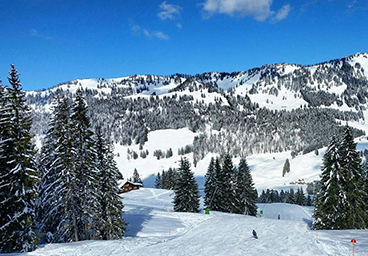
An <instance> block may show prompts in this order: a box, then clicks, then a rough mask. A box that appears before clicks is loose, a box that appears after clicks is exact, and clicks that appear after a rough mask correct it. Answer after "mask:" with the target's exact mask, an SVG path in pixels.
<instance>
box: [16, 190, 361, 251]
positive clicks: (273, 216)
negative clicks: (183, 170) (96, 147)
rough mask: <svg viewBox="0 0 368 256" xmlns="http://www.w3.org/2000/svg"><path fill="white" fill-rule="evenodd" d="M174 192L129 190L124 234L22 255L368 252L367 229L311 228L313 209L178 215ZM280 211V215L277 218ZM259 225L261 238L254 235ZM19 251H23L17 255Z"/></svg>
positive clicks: (275, 206) (272, 207) (287, 206)
mask: <svg viewBox="0 0 368 256" xmlns="http://www.w3.org/2000/svg"><path fill="white" fill-rule="evenodd" d="M172 198H173V192H172V191H169V190H162V189H151V188H143V189H140V190H136V191H131V192H129V193H126V194H124V199H123V202H124V204H125V207H124V214H123V216H124V219H125V220H126V221H127V222H129V225H128V229H129V231H128V232H127V233H126V235H125V238H123V239H121V240H114V241H83V242H76V243H68V244H48V245H46V246H43V247H41V248H39V249H37V250H36V251H34V252H31V253H26V254H21V255H39V256H44V255H53V256H75V255H79V256H83V255H86V256H87V255H88V256H98V255H103V256H105V255H111V256H114V255H124V256H139V255H142V256H171V255H172V256H181V255H183V256H184V255H185V256H191V255H193V256H194V255H195V256H197V255H201V256H202V255H211V256H213V255H229V256H237V255H239V256H240V255H241V256H244V255H252V256H253V255H257V256H263V255H265V256H266V255H267V256H270V255H280V256H281V255H283V256H285V255H305V256H306V255H311V256H316V255H317V256H318V255H331V256H332V255H333V256H337V255H352V245H351V243H350V240H351V239H353V238H354V239H356V240H357V244H356V245H355V255H356V256H362V255H368V232H367V231H366V230H336V231H335V230H332V231H331V230H328V231H319V232H318V240H317V237H316V231H313V230H310V228H309V225H310V223H311V221H312V219H311V213H312V211H313V209H312V208H311V207H301V206H298V205H290V204H259V205H258V206H259V209H258V211H260V210H262V211H263V214H264V215H263V217H257V218H256V217H250V216H244V215H238V214H227V213H220V212H210V215H206V214H204V213H203V211H201V212H200V213H176V212H174V211H173V205H172ZM278 214H280V216H281V219H280V220H278V219H277V215H278ZM253 229H255V230H256V231H257V233H258V237H259V239H254V238H253V237H252V230H253ZM12 255H20V254H12Z"/></svg>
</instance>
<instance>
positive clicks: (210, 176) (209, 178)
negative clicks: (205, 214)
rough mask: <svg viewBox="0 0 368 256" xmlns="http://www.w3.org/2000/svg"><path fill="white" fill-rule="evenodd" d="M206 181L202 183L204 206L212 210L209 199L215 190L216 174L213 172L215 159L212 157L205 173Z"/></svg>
mask: <svg viewBox="0 0 368 256" xmlns="http://www.w3.org/2000/svg"><path fill="white" fill-rule="evenodd" d="M205 177H206V181H205V183H204V193H205V196H204V205H205V206H206V207H208V208H209V209H212V203H211V199H212V197H213V196H214V192H215V189H216V187H215V186H216V172H215V159H214V158H213V157H212V158H211V161H210V164H209V166H208V169H207V173H206V176H205Z"/></svg>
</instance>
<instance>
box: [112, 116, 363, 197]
mask: <svg viewBox="0 0 368 256" xmlns="http://www.w3.org/2000/svg"><path fill="white" fill-rule="evenodd" d="M343 125H345V124H344V123H343ZM349 125H351V126H352V127H356V128H359V129H362V128H365V130H366V131H367V133H368V126H365V125H363V124H361V123H359V122H349ZM197 135H198V134H197V133H193V132H191V131H190V130H189V129H188V128H183V129H177V130H173V129H170V130H159V131H153V132H149V133H148V141H147V142H146V143H145V145H144V147H143V150H146V149H147V150H148V151H149V155H148V156H147V157H146V158H145V159H142V158H141V157H139V158H138V159H135V160H134V159H130V160H128V159H127V149H130V150H134V151H136V152H137V153H138V154H139V152H140V151H139V145H132V146H122V145H119V144H116V145H115V155H117V153H119V155H120V156H119V157H118V156H116V157H115V160H116V161H117V165H118V168H119V170H120V172H121V173H122V174H123V176H124V178H130V177H132V175H133V171H134V169H135V168H136V169H137V171H138V173H139V175H140V177H141V179H142V181H143V184H144V186H145V187H154V182H155V178H156V176H155V175H157V173H158V172H161V171H162V170H168V169H169V168H170V167H172V168H178V167H179V160H180V159H181V157H182V156H179V155H178V149H179V148H181V147H185V146H186V145H191V144H192V143H193V139H194V137H195V136H197ZM355 141H356V142H357V143H358V144H357V149H358V150H359V151H364V149H368V140H367V138H366V137H364V136H363V137H361V138H357V139H356V140H355ZM169 148H172V151H173V156H172V157H171V158H162V159H160V160H157V158H156V157H155V156H153V151H154V150H158V149H161V150H162V151H164V152H166V151H167V150H168V149H169ZM325 150H326V148H322V149H319V150H318V151H319V154H318V156H317V155H316V154H315V153H314V152H310V153H308V154H305V155H303V154H299V155H297V156H296V157H295V158H292V157H291V151H286V152H281V153H265V154H254V155H250V156H248V157H247V162H248V165H249V167H250V169H251V174H252V177H253V181H254V183H255V187H256V188H257V190H258V192H259V193H260V192H262V190H266V189H277V190H279V191H280V190H281V189H283V190H289V189H290V188H294V189H295V190H296V189H297V188H298V187H301V186H302V187H303V189H304V190H305V189H306V185H294V184H290V183H291V182H295V181H298V180H299V179H304V181H305V182H313V181H314V180H319V179H320V177H319V175H320V174H321V165H322V158H323V155H324V152H325ZM216 156H217V155H216V154H212V153H209V154H207V155H206V156H205V157H204V158H203V159H202V160H200V161H198V163H197V165H196V166H195V167H194V166H193V164H192V166H191V168H192V171H193V172H194V173H195V176H196V179H197V182H198V185H199V189H200V190H203V188H204V176H205V174H206V172H207V168H208V165H209V163H210V161H211V157H216ZM185 157H187V158H188V159H189V161H190V162H191V163H193V154H192V153H190V154H187V155H185ZM287 158H288V159H289V162H290V173H287V174H286V175H285V176H284V177H282V169H283V166H284V164H285V161H286V159H287ZM239 160H240V159H239V158H234V159H233V162H234V164H235V165H237V164H238V163H239Z"/></svg>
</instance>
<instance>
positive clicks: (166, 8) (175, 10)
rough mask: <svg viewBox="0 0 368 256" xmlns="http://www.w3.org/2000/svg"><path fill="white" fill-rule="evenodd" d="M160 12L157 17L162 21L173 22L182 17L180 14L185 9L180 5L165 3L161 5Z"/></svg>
mask: <svg viewBox="0 0 368 256" xmlns="http://www.w3.org/2000/svg"><path fill="white" fill-rule="evenodd" d="M160 10H161V11H160V12H159V13H157V16H158V17H159V18H160V19H161V20H166V19H169V20H173V19H176V18H178V17H179V16H180V12H181V11H182V10H183V8H181V7H180V6H179V5H173V4H168V3H166V1H164V2H162V3H161V4H160Z"/></svg>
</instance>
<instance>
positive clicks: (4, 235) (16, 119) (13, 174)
mask: <svg viewBox="0 0 368 256" xmlns="http://www.w3.org/2000/svg"><path fill="white" fill-rule="evenodd" d="M11 67H12V68H11V71H10V73H9V74H10V77H9V78H8V80H9V84H10V86H9V87H7V88H6V89H4V88H3V87H2V86H1V85H0V88H1V89H0V94H1V95H0V199H1V201H0V252H19V251H21V252H27V251H32V250H34V249H35V248H36V244H37V237H36V234H35V232H34V231H35V228H36V226H35V208H36V206H35V201H36V199H37V189H36V186H37V183H38V182H39V177H38V176H39V174H38V170H36V164H35V161H34V154H35V149H34V146H33V144H32V142H31V139H32V135H31V134H30V129H31V125H32V119H31V116H30V111H29V108H28V106H27V105H26V102H25V93H24V92H23V91H22V85H21V83H20V81H19V74H18V72H17V70H16V69H15V68H14V65H13V64H12V65H11Z"/></svg>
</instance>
